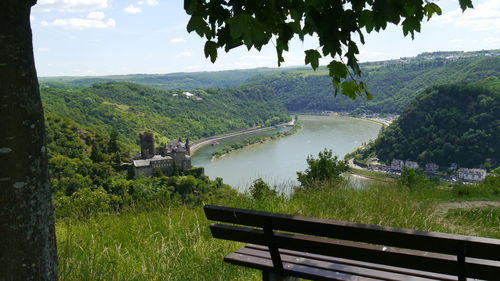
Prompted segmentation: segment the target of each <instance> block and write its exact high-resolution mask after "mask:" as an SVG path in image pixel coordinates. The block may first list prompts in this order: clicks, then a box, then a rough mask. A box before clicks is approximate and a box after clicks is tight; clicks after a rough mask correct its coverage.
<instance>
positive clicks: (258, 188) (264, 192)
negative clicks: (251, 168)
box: [249, 178, 277, 200]
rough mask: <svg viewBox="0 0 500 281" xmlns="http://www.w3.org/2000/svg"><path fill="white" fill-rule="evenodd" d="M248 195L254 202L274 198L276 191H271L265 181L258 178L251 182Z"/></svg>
mask: <svg viewBox="0 0 500 281" xmlns="http://www.w3.org/2000/svg"><path fill="white" fill-rule="evenodd" d="M249 191H250V194H251V195H252V197H253V198H254V199H256V200H261V199H263V198H266V197H273V196H276V194H277V193H276V190H274V189H272V188H271V187H270V186H269V185H268V184H267V183H266V182H265V181H263V180H262V179H261V178H258V179H256V180H254V181H253V183H252V186H250V189H249Z"/></svg>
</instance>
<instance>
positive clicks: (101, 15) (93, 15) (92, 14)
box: [87, 12, 106, 20]
mask: <svg viewBox="0 0 500 281" xmlns="http://www.w3.org/2000/svg"><path fill="white" fill-rule="evenodd" d="M105 17H106V16H105V15H104V13H103V12H90V13H89V14H88V15H87V18H88V19H93V20H102V19H104V18H105Z"/></svg>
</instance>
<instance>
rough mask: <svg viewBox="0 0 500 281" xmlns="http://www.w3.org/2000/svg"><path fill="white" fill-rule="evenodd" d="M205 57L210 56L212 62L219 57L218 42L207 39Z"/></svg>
mask: <svg viewBox="0 0 500 281" xmlns="http://www.w3.org/2000/svg"><path fill="white" fill-rule="evenodd" d="M205 57H206V58H208V57H210V61H211V62H212V63H214V62H215V60H216V59H217V43H215V42H213V41H207V42H206V43H205Z"/></svg>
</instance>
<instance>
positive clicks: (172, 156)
mask: <svg viewBox="0 0 500 281" xmlns="http://www.w3.org/2000/svg"><path fill="white" fill-rule="evenodd" d="M139 139H140V142H141V153H140V156H139V155H138V156H137V157H134V160H133V168H134V175H135V177H136V178H137V177H138V176H139V175H141V174H142V175H144V176H147V177H150V176H152V175H153V171H154V170H155V169H156V168H158V169H159V170H160V171H161V172H162V173H163V174H164V175H166V176H170V175H172V174H173V172H174V169H175V167H174V166H176V168H177V169H180V170H182V171H187V170H188V169H190V168H191V156H190V154H191V151H190V147H189V138H186V142H185V143H182V142H181V139H180V138H179V139H178V140H172V141H170V143H168V144H165V145H162V146H160V147H156V148H155V141H154V135H153V133H152V132H145V133H143V134H139Z"/></svg>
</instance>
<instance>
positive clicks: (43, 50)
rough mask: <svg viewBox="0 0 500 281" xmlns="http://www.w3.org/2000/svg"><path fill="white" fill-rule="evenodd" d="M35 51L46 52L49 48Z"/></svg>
mask: <svg viewBox="0 0 500 281" xmlns="http://www.w3.org/2000/svg"><path fill="white" fill-rule="evenodd" d="M37 51H39V52H48V51H49V48H38V49H37Z"/></svg>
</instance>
